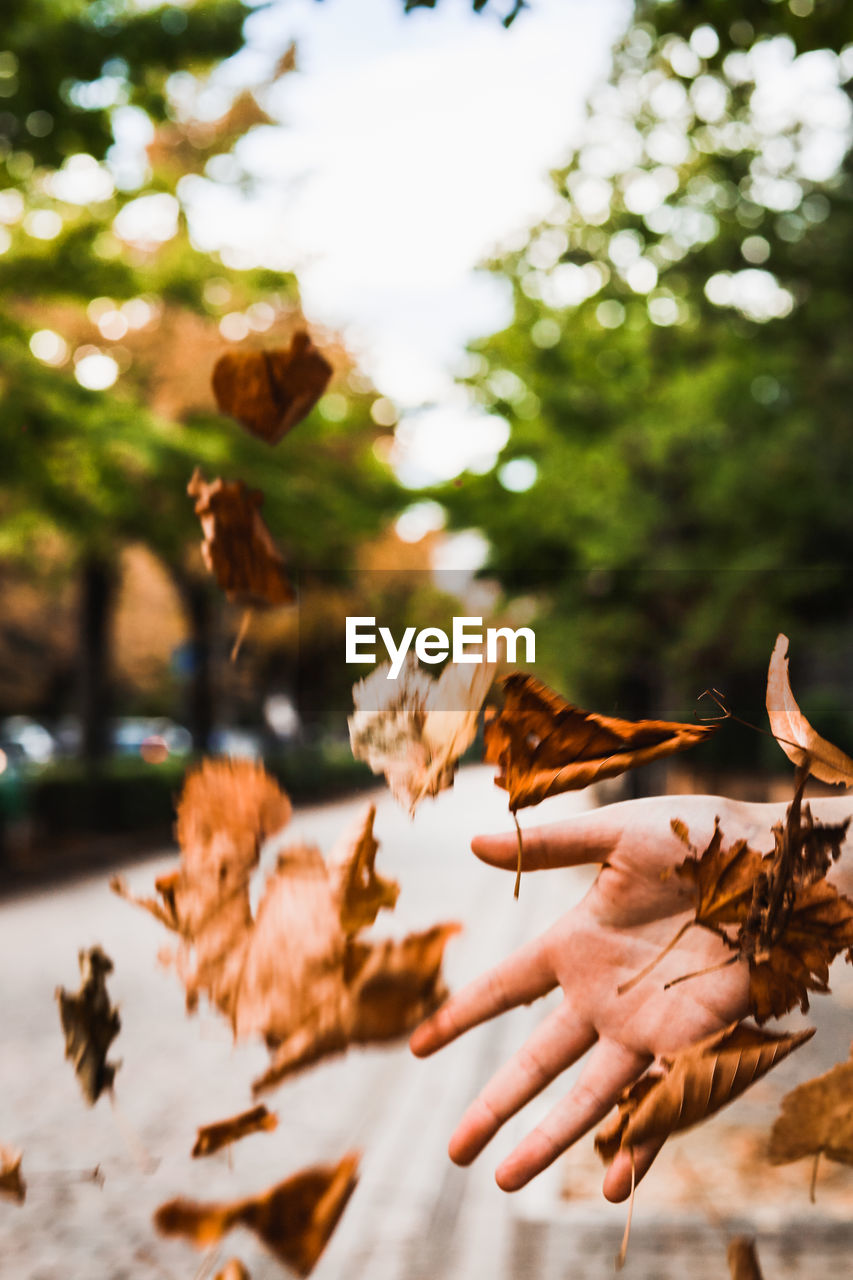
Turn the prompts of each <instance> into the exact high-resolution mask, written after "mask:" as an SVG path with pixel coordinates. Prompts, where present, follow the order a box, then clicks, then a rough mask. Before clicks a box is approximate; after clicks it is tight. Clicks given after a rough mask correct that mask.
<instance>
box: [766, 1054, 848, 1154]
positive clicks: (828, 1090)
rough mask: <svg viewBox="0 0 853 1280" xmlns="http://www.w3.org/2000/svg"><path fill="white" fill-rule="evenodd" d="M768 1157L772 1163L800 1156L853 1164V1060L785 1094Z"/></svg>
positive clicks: (774, 1126)
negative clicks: (823, 1157)
mask: <svg viewBox="0 0 853 1280" xmlns="http://www.w3.org/2000/svg"><path fill="white" fill-rule="evenodd" d="M768 1156H769V1158H770V1162H771V1163H772V1164H790V1163H791V1161H793V1160H802V1159H803V1157H804V1156H813V1157H815V1159H817V1157H819V1156H826V1157H827V1158H828V1159H829V1160H835V1161H837V1162H838V1163H840V1164H853V1058H851V1059H849V1060H848V1061H847V1062H839V1063H837V1064H836V1065H835V1066H834V1067H830V1069H829V1071H827V1072H825V1073H824V1074H823V1075H822V1076H817V1077H816V1078H815V1079H814V1080H807V1081H806V1082H805V1084H801V1085H798V1086H797V1088H796V1089H792V1090H791V1092H790V1093H787V1094H786V1095H785V1097H784V1098H783V1099H782V1106H781V1110H780V1113H779V1115H778V1117H777V1118H776V1121H775V1123H774V1125H773V1130H772V1132H771V1134H770V1146H769V1150H768Z"/></svg>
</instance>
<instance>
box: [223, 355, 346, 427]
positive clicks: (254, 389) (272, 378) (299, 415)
mask: <svg viewBox="0 0 853 1280" xmlns="http://www.w3.org/2000/svg"><path fill="white" fill-rule="evenodd" d="M331 376H332V366H331V365H330V364H329V362H328V360H327V359H326V357H325V356H324V355H323V354H322V352H321V351H318V350H317V348H316V347H315V346H314V344H313V342H312V341H311V338H310V337H309V335H308V334H307V333H306V332H305V331H304V330H299V331H298V332H297V333H295V334H294V335H293V338H292V339H291V342H290V346H289V347H288V348H287V349H286V350H281V351H226V352H225V354H224V355H222V356H220V357H219V359H218V360H217V362H216V364H215V365H214V368H213V378H212V382H213V394H214V395H215V396H216V403H217V404H218V405H219V408H220V409H221V411H222V412H223V413H227V414H230V416H231V417H232V418H236V419H237V421H238V422H240V423H242V425H243V426H244V427H246V428H247V429H248V430H249V431H251V432H252V434H253V435H256V436H260V437H261V439H262V440H266V441H267V443H268V444H278V442H279V440H281V438H282V437H283V436H285V435H286V434H287V432H288V431H291V430H292V429H293V427H295V426H296V425H297V423H299V422H301V421H302V419H303V418H305V417H306V416H307V415H308V414H309V413H310V412H311V410H312V409H313V408H314V405H315V404H316V403H317V401H318V400H319V399H320V396H321V395H322V394H323V392H324V391H325V390H326V387H327V385H328V382H329V379H330V378H331Z"/></svg>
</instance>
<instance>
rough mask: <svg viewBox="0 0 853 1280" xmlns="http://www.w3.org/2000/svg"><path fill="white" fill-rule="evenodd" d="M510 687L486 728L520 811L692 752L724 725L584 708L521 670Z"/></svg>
mask: <svg viewBox="0 0 853 1280" xmlns="http://www.w3.org/2000/svg"><path fill="white" fill-rule="evenodd" d="M503 689H504V705H503V709H502V710H501V712H500V713H499V714H498V715H497V716H495V717H494V718H493V719H492V720H491V721H490V722H489V723H488V724H487V725H486V734H485V746H486V751H485V759H486V761H487V762H489V763H490V764H497V765H498V766H499V771H498V774H497V776H496V778H495V782H496V783H497V785H498V786H499V787H503V788H504V790H505V791H508V792H509V807H510V809H511V810H512V812H513V813H515V812H516V811H517V810H518V809H523V808H525V807H526V806H527V805H533V804H539V802H540V801H541V800H544V799H545V797H546V796H553V795H558V794H559V793H560V792H563V791H575V790H578V789H579V788H581V787H586V786H589V784H590V783H591V782H599V781H601V779H603V778H613V777H615V776H616V775H617V774H620V773H624V772H625V770H626V769H634V768H637V767H638V766H639V765H642V764H648V763H649V762H650V761H652V760H659V759H661V758H663V757H664V756H670V755H673V754H674V753H675V752H678V751H685V750H687V748H688V747H692V746H694V745H695V744H696V743H697V742H701V741H703V740H704V739H705V738H707V737H709V736H710V735H711V734H712V733H714V732H715V731H716V728H717V726H716V725H697V724H680V723H676V722H671V721H667V720H618V719H616V718H614V717H612V716H603V715H598V714H596V713H595V712H591V711H582V710H581V708H580V707H575V706H572V704H571V703H569V702H566V701H565V699H563V698H561V697H560V695H559V694H558V693H555V692H554V691H553V689H549V688H548V687H547V686H546V685H544V684H540V682H539V681H538V680H535V679H534V678H533V676H530V675H525V674H524V673H523V672H520V671H514V672H513V673H512V674H511V675H508V676H506V677H505V679H504V681H503Z"/></svg>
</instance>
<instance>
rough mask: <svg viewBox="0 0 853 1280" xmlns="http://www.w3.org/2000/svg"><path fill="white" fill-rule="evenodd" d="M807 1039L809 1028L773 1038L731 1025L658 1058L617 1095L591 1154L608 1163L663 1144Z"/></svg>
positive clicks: (811, 1031) (730, 1098)
mask: <svg viewBox="0 0 853 1280" xmlns="http://www.w3.org/2000/svg"><path fill="white" fill-rule="evenodd" d="M813 1035H814V1028H812V1027H810V1028H808V1030H806V1031H800V1032H792V1033H786V1034H780V1035H774V1034H772V1033H770V1032H768V1031H761V1030H759V1028H758V1027H751V1026H749V1025H748V1024H747V1023H744V1022H740V1023H737V1022H736V1023H733V1024H732V1025H731V1026H728V1027H725V1028H724V1029H723V1030H722V1031H716V1032H714V1033H713V1035H710V1036H706V1037H705V1038H704V1039H703V1040H699V1041H697V1043H696V1044H693V1045H690V1047H689V1048H687V1049H685V1050H683V1051H682V1052H681V1053H676V1054H672V1055H667V1056H664V1057H662V1058H661V1059H660V1064H659V1065H658V1066H657V1067H654V1068H652V1070H651V1071H649V1072H648V1073H647V1074H646V1075H645V1076H641V1078H640V1079H639V1080H638V1081H636V1082H635V1083H634V1084H632V1085H629V1087H628V1088H627V1089H625V1090H624V1091H623V1093H622V1095H621V1097H620V1099H619V1102H618V1112H617V1114H616V1115H615V1116H613V1117H612V1118H611V1119H610V1120H609V1121H608V1122H606V1123H605V1124H604V1125H602V1127H601V1128H600V1129H599V1131H598V1133H597V1134H596V1136H595V1149H596V1151H597V1152H598V1154H599V1155H600V1156H601V1157H602V1159H603V1160H605V1161H608V1162H609V1161H611V1160H612V1159H613V1157H614V1156H615V1155H616V1153H617V1151H620V1150H627V1149H632V1148H636V1147H639V1146H641V1145H642V1144H644V1143H659V1142H663V1141H664V1140H665V1139H666V1138H668V1137H669V1136H670V1134H672V1133H678V1132H680V1131H681V1130H682V1129H689V1128H691V1127H692V1126H693V1125H695V1124H698V1123H699V1122H700V1121H702V1120H705V1119H707V1117H708V1116H711V1115H713V1114H714V1113H715V1112H716V1111H719V1110H720V1108H721V1107H724V1106H725V1105H726V1104H727V1103H729V1102H732V1101H733V1100H734V1099H735V1098H737V1097H739V1096H740V1094H742V1093H743V1092H744V1091H745V1090H746V1089H748V1088H749V1086H750V1085H751V1084H754V1083H755V1081H756V1080H759V1079H760V1078H761V1077H762V1076H763V1075H765V1074H766V1073H767V1072H768V1071H769V1070H770V1069H771V1067H774V1066H776V1064H777V1063H778V1062H781V1061H782V1059H783V1058H786V1057H787V1056H788V1054H789V1053H792V1052H793V1050H794V1049H797V1048H799V1046H800V1045H801V1044H804V1043H805V1042H806V1040H809V1039H811V1037H812V1036H813Z"/></svg>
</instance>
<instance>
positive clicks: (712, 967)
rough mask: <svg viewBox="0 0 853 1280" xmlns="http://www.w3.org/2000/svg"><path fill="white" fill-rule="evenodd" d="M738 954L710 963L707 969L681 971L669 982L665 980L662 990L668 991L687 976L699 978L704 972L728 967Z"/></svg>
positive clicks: (684, 980)
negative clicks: (680, 973)
mask: <svg viewBox="0 0 853 1280" xmlns="http://www.w3.org/2000/svg"><path fill="white" fill-rule="evenodd" d="M739 959H740V956H738V955H734V956H729V958H728V960H721V961H720V963H719V964H710V965H708V968H707V969H696V970H695V971H694V972H693V973H682V975H681V977H680V978H673V979H672V981H671V982H667V983H666V984H665V986H664V991H669V989H670V987H677V986H678V984H679V982H687V980H688V978H701V977H702V976H703V975H704V974H706V973H717V972H718V970H720V969H728V967H729V965H730V964H734V963H735V962H736V961H737V960H739Z"/></svg>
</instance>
